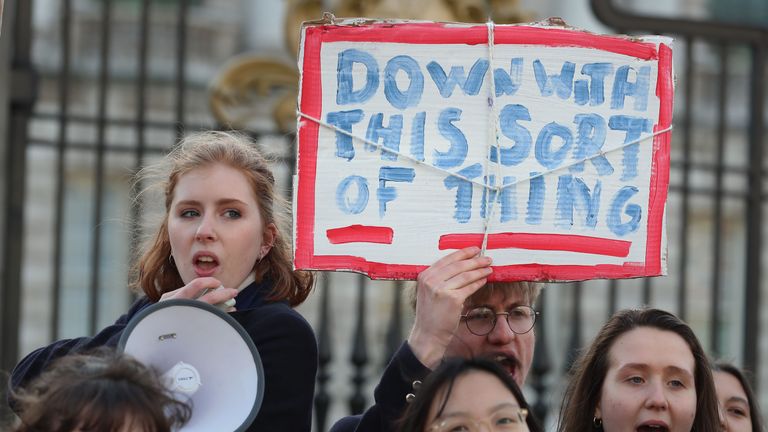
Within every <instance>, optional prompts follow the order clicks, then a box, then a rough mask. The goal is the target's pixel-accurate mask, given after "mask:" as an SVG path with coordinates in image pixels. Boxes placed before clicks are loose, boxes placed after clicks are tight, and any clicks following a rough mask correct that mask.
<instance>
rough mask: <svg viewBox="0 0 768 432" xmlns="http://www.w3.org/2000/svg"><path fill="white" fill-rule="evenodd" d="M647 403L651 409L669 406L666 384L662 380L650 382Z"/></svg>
mask: <svg viewBox="0 0 768 432" xmlns="http://www.w3.org/2000/svg"><path fill="white" fill-rule="evenodd" d="M645 405H646V407H647V408H649V409H657V410H666V409H667V408H668V407H669V404H668V401H667V394H666V392H665V391H664V384H663V383H662V382H660V381H656V382H652V383H650V386H649V387H648V396H647V398H646V401H645Z"/></svg>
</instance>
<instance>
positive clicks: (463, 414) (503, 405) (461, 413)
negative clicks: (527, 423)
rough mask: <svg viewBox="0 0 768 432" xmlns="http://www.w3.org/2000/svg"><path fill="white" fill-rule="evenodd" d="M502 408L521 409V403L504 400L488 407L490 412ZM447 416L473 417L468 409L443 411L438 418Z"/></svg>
mask: <svg viewBox="0 0 768 432" xmlns="http://www.w3.org/2000/svg"><path fill="white" fill-rule="evenodd" d="M502 408H517V409H520V405H518V404H516V403H512V402H502V403H500V404H498V405H494V406H492V407H491V408H489V409H488V413H494V412H496V411H499V410H500V409H502ZM447 417H471V416H470V415H469V413H468V412H466V411H452V412H450V413H447V414H446V413H443V414H442V415H440V417H438V418H447Z"/></svg>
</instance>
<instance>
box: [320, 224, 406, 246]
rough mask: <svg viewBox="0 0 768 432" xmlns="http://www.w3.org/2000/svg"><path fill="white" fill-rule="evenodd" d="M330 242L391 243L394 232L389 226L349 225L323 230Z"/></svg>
mask: <svg viewBox="0 0 768 432" xmlns="http://www.w3.org/2000/svg"><path fill="white" fill-rule="evenodd" d="M325 235H326V236H327V237H328V241H330V242H331V244H340V243H381V244H392V237H393V236H394V232H393V231H392V228H390V227H379V226H366V225H350V226H346V227H341V228H331V229H329V230H327V231H325Z"/></svg>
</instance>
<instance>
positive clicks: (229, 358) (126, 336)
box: [118, 299, 264, 432]
mask: <svg viewBox="0 0 768 432" xmlns="http://www.w3.org/2000/svg"><path fill="white" fill-rule="evenodd" d="M118 350H119V351H122V352H125V353H126V354H129V355H131V356H132V357H134V358H135V359H137V360H138V361H140V362H141V363H143V364H145V365H148V366H151V367H152V368H154V369H155V370H157V371H158V372H159V373H160V374H162V376H163V380H164V383H165V385H166V387H168V389H169V390H171V392H172V393H173V394H174V396H175V398H176V399H177V400H180V401H182V402H188V403H190V404H191V406H192V417H191V418H190V420H189V422H187V424H185V425H184V426H183V427H182V428H181V429H180V430H181V431H183V432H197V431H200V432H209V431H243V430H245V429H246V428H247V427H248V426H249V425H250V424H251V423H252V422H253V420H254V419H255V418H256V414H257V413H258V411H259V408H260V407H261V402H262V400H263V398H264V368H263V366H262V364H261V357H259V352H258V351H257V350H256V346H255V345H254V344H253V341H252V340H251V337H250V336H249V335H248V333H247V332H246V331H245V329H244V328H243V327H242V326H241V325H240V324H238V322H237V321H235V320H234V319H233V318H232V317H230V316H229V315H227V314H226V313H225V312H222V311H221V310H219V309H218V308H216V307H214V306H211V305H209V304H208V303H204V302H201V301H197V300H187V299H173V300H166V301H162V302H158V303H156V304H154V305H152V306H149V307H147V308H146V309H144V310H142V311H141V312H139V313H138V314H136V316H135V317H134V318H133V319H131V321H130V322H129V323H128V325H127V326H126V328H125V330H124V331H123V334H122V336H121V337H120V342H119V343H118Z"/></svg>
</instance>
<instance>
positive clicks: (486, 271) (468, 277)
mask: <svg viewBox="0 0 768 432" xmlns="http://www.w3.org/2000/svg"><path fill="white" fill-rule="evenodd" d="M491 273H493V269H492V268H491V267H481V268H474V269H472V270H465V271H463V272H460V273H457V274H456V275H454V276H452V277H451V278H449V279H448V280H446V281H445V284H444V288H445V289H448V290H457V289H461V288H463V287H465V286H467V285H470V284H473V283H475V282H477V281H478V280H480V279H486V278H488V276H490V275H491Z"/></svg>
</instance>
